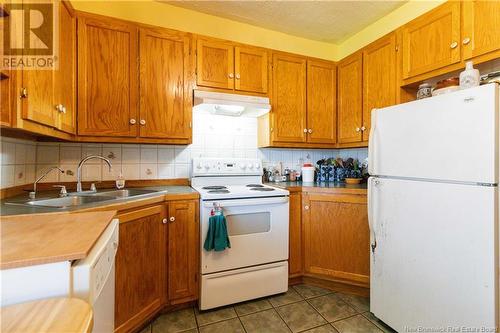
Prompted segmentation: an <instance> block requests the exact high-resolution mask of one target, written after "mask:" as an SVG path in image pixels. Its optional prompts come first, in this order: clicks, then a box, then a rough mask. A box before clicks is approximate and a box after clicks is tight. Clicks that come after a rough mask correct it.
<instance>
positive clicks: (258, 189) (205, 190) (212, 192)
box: [193, 184, 289, 200]
mask: <svg viewBox="0 0 500 333" xmlns="http://www.w3.org/2000/svg"><path fill="white" fill-rule="evenodd" d="M193 188H194V189H195V190H196V191H198V192H199V193H200V196H201V198H202V199H203V200H211V199H237V198H257V197H274V196H284V195H288V194H289V193H288V191H287V190H284V189H280V188H275V187H272V186H268V185H263V184H246V185H207V186H202V185H199V186H193Z"/></svg>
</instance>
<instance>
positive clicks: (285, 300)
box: [269, 288, 303, 307]
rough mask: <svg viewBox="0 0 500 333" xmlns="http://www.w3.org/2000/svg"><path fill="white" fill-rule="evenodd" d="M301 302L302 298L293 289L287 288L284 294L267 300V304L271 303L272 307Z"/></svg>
mask: <svg viewBox="0 0 500 333" xmlns="http://www.w3.org/2000/svg"><path fill="white" fill-rule="evenodd" d="M302 300H303V298H302V296H300V295H299V294H298V293H297V292H296V291H295V290H294V289H293V288H289V289H288V291H287V292H286V293H284V294H279V295H277V296H273V297H270V298H269V302H271V304H272V305H273V306H274V307H278V306H281V305H286V304H290V303H295V302H300V301H302Z"/></svg>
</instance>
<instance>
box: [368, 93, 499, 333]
mask: <svg viewBox="0 0 500 333" xmlns="http://www.w3.org/2000/svg"><path fill="white" fill-rule="evenodd" d="M368 155H369V173H370V175H371V177H370V178H369V181H368V211H369V213H368V215H369V224H370V234H371V235H370V240H371V263H370V279H371V280H370V287H371V290H370V294H371V304H370V311H371V312H373V314H374V315H375V316H377V317H378V318H380V319H381V320H382V321H384V322H385V323H386V324H388V325H389V326H391V327H392V328H393V329H395V330H396V331H398V332H424V331H425V332H431V331H432V332H465V331H467V332H493V331H491V330H489V329H492V328H494V327H498V326H499V311H500V307H499V244H498V238H499V223H498V219H499V217H498V213H499V212H498V207H499V203H500V202H499V195H498V180H499V161H498V159H499V87H498V85H496V84H488V85H484V86H481V87H476V88H471V89H466V90H461V91H457V92H454V93H450V94H446V95H441V96H436V97H432V98H428V99H423V100H418V101H414V102H410V103H405V104H400V105H395V106H391V107H387V108H383V109H377V110H373V112H372V124H371V132H370V142H369V152H368ZM454 329H462V330H458V331H457V330H454ZM467 329H470V330H467Z"/></svg>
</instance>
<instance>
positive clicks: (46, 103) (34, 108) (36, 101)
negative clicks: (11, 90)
mask: <svg viewBox="0 0 500 333" xmlns="http://www.w3.org/2000/svg"><path fill="white" fill-rule="evenodd" d="M55 75H56V71H55V70H23V71H21V77H22V88H21V93H20V95H21V101H22V103H21V108H22V109H21V110H22V111H21V117H22V118H23V119H24V120H30V121H33V122H36V123H39V124H42V125H46V126H49V127H56V125H57V117H58V115H57V113H56V109H55V107H54V83H55Z"/></svg>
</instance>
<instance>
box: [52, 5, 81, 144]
mask: <svg viewBox="0 0 500 333" xmlns="http://www.w3.org/2000/svg"><path fill="white" fill-rule="evenodd" d="M59 6H60V7H59V22H60V23H59V27H60V29H59V52H60V54H61V56H60V57H59V70H58V71H57V72H56V74H55V76H56V80H55V94H54V104H55V105H57V106H58V107H57V108H56V112H57V113H58V123H57V128H58V129H60V130H61V131H64V132H67V133H71V134H74V133H75V129H76V114H77V113H76V19H75V18H74V16H73V13H72V12H71V11H70V9H69V7H68V6H69V5H68V4H67V2H65V1H64V2H60V4H59Z"/></svg>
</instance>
